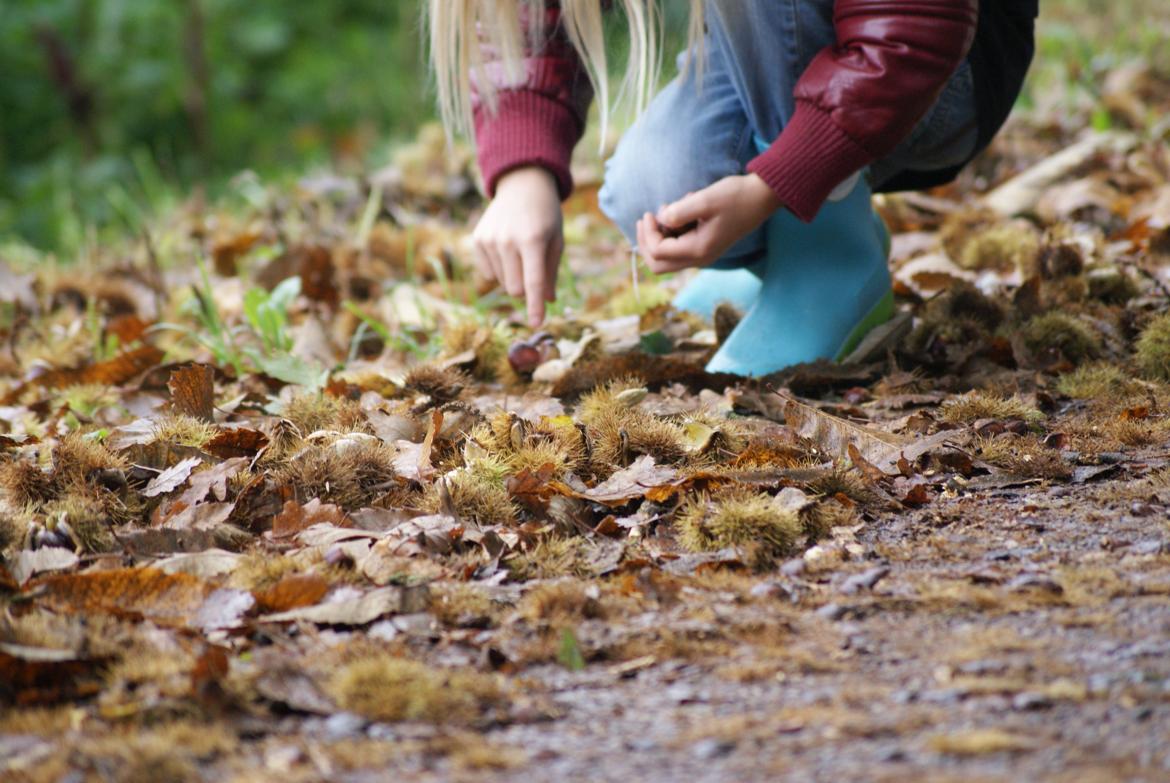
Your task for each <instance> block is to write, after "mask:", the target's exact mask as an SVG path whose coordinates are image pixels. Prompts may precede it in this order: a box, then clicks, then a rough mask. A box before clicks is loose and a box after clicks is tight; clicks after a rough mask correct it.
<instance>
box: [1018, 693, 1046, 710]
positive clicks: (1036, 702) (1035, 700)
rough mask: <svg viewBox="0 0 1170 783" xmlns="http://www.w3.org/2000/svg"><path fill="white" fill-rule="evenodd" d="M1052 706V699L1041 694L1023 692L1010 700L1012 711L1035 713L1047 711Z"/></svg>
mask: <svg viewBox="0 0 1170 783" xmlns="http://www.w3.org/2000/svg"><path fill="white" fill-rule="evenodd" d="M1052 705H1053V701H1052V699H1050V698H1048V697H1047V696H1045V695H1044V694H1043V693H1035V692H1033V691H1024V692H1023V693H1017V694H1016V695H1015V698H1013V699H1012V709H1016V710H1021V711H1025V712H1035V711H1038V710H1047V709H1049V708H1051V707H1052Z"/></svg>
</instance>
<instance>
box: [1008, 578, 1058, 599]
mask: <svg viewBox="0 0 1170 783" xmlns="http://www.w3.org/2000/svg"><path fill="white" fill-rule="evenodd" d="M1007 587H1008V589H1009V590H1038V591H1040V592H1044V593H1051V594H1052V595H1063V594H1064V588H1063V587H1061V586H1060V584H1059V583H1058V582H1057V581H1056V580H1054V579H1053V578H1052V577H1050V576H1045V575H1044V574H1020V575H1019V576H1017V577H1016V578H1015V579H1013V580H1012V581H1010V582H1008V583H1007Z"/></svg>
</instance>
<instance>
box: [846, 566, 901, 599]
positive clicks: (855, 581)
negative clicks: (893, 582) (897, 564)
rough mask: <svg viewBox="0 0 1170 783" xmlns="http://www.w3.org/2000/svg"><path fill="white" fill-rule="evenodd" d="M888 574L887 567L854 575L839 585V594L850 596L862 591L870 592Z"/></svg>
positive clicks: (877, 567)
mask: <svg viewBox="0 0 1170 783" xmlns="http://www.w3.org/2000/svg"><path fill="white" fill-rule="evenodd" d="M889 573H890V569H889V566H876V567H875V568H871V569H869V570H868V571H863V572H861V573H860V574H854V575H853V576H851V577H849V578H848V579H846V580H845V583H844V584H843V585H841V592H843V593H845V594H846V595H852V594H854V593H860V592H861V591H862V590H872V589H873V588H874V587H875V586H876V585H877V583H878V582H880V581H882V579H884V578H885V577H886V575H887V574H889Z"/></svg>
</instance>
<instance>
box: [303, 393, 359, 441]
mask: <svg viewBox="0 0 1170 783" xmlns="http://www.w3.org/2000/svg"><path fill="white" fill-rule="evenodd" d="M281 416H282V417H283V418H284V419H285V420H286V421H289V422H291V423H292V424H293V425H294V426H295V427H296V429H297V430H299V432H300V436H301V437H306V436H308V435H311V434H312V433H314V432H319V431H321V430H333V431H336V432H366V433H369V432H371V428H370V425H369V422H368V421H367V420H366V414H365V412H364V411H362V408H361V405H360V404H359V403H357V402H355V401H353V400H347V399H344V398H342V397H334V396H333V395H331V394H324V393H307V394H298V395H297V396H295V397H293V398H292V399H291V400H289V401H288V403H286V404H285V406H284V409H283V410H282V411H281Z"/></svg>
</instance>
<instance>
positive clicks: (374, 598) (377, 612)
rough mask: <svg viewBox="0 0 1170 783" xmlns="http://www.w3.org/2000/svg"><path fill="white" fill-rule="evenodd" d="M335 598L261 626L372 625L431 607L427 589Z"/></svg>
mask: <svg viewBox="0 0 1170 783" xmlns="http://www.w3.org/2000/svg"><path fill="white" fill-rule="evenodd" d="M351 592H353V593H356V591H352V590H351V591H350V592H346V593H343V594H342V595H341V597H338V598H332V599H331V600H327V601H325V602H324V603H320V604H316V605H315V606H305V607H301V608H299V609H291V610H289V611H287V612H277V613H275V614H268V615H263V616H262V617H261V618H260V621H261V622H265V623H289V622H307V623H316V624H318V625H368V624H369V623H372V622H373V621H374V620H377V619H378V618H379V617H384V616H385V615H388V614H409V613H412V612H418V611H422V610H424V609H425V608H426V607H427V605H428V604H429V603H430V598H429V596H430V591H429V590H428V589H427V587H426V586H425V585H420V586H416V587H379V588H377V589H374V590H370V591H369V592H367V593H357V594H356V595H351Z"/></svg>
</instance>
